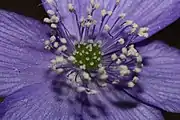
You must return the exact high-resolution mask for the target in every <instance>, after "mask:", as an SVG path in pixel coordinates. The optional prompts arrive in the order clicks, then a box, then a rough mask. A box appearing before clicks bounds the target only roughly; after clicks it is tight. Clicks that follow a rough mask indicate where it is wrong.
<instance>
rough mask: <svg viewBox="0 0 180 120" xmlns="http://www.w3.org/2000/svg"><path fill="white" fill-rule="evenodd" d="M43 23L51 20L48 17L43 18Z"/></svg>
mask: <svg viewBox="0 0 180 120" xmlns="http://www.w3.org/2000/svg"><path fill="white" fill-rule="evenodd" d="M43 21H44V22H45V23H51V20H50V19H49V18H44V20H43Z"/></svg>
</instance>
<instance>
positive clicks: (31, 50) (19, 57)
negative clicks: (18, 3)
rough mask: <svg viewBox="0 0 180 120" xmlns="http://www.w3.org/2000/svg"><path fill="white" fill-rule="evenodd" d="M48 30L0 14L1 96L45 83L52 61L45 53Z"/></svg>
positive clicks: (25, 19)
mask: <svg viewBox="0 0 180 120" xmlns="http://www.w3.org/2000/svg"><path fill="white" fill-rule="evenodd" d="M48 30H49V29H48V27H46V26H43V25H42V24H41V23H39V22H38V21H36V20H32V19H31V18H26V17H23V16H21V15H17V14H15V13H11V12H5V11H2V10H1V11H0V96H6V95H9V94H11V93H13V92H14V91H16V90H18V89H20V88H22V87H24V86H27V85H31V84H34V83H39V82H43V81H45V80H47V77H46V76H45V72H46V71H47V70H48V65H49V60H50V59H51V58H52V57H51V54H49V53H47V52H46V51H45V50H44V39H47V38H48V36H47V33H48Z"/></svg>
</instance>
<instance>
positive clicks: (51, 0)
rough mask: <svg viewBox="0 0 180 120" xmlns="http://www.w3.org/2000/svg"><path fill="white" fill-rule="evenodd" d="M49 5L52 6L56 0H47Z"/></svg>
mask: <svg viewBox="0 0 180 120" xmlns="http://www.w3.org/2000/svg"><path fill="white" fill-rule="evenodd" d="M46 1H47V2H48V3H49V4H52V3H53V2H54V0H46Z"/></svg>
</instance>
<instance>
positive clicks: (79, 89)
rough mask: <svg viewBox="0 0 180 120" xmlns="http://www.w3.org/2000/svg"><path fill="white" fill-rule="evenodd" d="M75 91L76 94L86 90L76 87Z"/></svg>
mask: <svg viewBox="0 0 180 120" xmlns="http://www.w3.org/2000/svg"><path fill="white" fill-rule="evenodd" d="M76 91H77V92H84V91H86V88H85V87H77V88H76Z"/></svg>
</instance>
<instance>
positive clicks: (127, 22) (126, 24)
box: [124, 20, 133, 26]
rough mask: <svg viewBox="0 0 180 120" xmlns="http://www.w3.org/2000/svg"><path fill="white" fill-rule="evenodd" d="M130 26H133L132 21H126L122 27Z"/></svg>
mask: <svg viewBox="0 0 180 120" xmlns="http://www.w3.org/2000/svg"><path fill="white" fill-rule="evenodd" d="M132 24H133V21H132V20H127V21H126V22H125V23H124V26H128V25H132Z"/></svg>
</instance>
